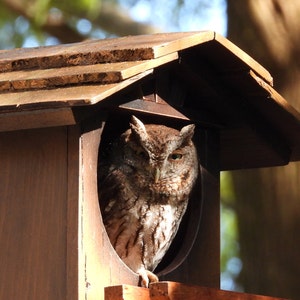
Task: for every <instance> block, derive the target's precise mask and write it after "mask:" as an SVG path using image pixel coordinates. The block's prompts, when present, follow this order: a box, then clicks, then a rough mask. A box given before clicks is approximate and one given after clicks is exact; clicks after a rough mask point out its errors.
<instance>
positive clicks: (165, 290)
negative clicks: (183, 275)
mask: <svg viewBox="0 0 300 300" xmlns="http://www.w3.org/2000/svg"><path fill="white" fill-rule="evenodd" d="M131 299H134V298H131ZM150 299H151V300H182V299H186V300H199V299H201V300H211V299H214V300H280V299H281V300H283V299H282V298H273V297H268V296H260V295H253V294H245V293H238V292H231V291H224V290H219V289H215V288H208V287H202V286H196V285H186V284H182V283H177V282H170V281H167V282H158V283H154V284H151V285H150Z"/></svg>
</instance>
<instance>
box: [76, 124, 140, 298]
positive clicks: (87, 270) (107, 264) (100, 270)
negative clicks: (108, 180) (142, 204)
mask: <svg viewBox="0 0 300 300" xmlns="http://www.w3.org/2000/svg"><path fill="white" fill-rule="evenodd" d="M102 129H103V128H99V129H96V130H93V131H90V132H87V133H85V134H83V135H82V137H81V139H80V174H79V226H78V228H79V233H78V234H79V241H80V243H79V249H78V251H79V253H78V255H79V257H78V265H79V270H78V275H79V283H78V285H79V299H86V300H92V299H97V300H98V299H99V300H103V299H104V287H105V286H110V285H116V284H121V283H124V284H131V285H138V281H139V278H138V276H137V275H136V274H135V273H133V272H132V271H131V270H130V269H129V268H128V267H127V266H126V265H125V264H124V263H123V262H122V261H121V259H120V258H119V257H118V255H117V254H116V252H115V250H114V249H113V247H112V245H111V244H110V242H109V239H108V236H107V233H106V231H105V228H104V225H103V223H102V218H101V213H100V207H99V200H98V191H97V160H98V147H99V142H100V138H101V133H102Z"/></svg>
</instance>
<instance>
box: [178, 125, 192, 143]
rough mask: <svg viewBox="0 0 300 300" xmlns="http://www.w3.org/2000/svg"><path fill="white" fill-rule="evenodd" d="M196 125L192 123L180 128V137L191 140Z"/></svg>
mask: <svg viewBox="0 0 300 300" xmlns="http://www.w3.org/2000/svg"><path fill="white" fill-rule="evenodd" d="M194 130H195V125H194V124H190V125H187V126H184V127H182V129H181V130H180V137H181V138H182V139H183V140H185V141H186V142H188V141H190V140H191V139H192V137H193V135H194Z"/></svg>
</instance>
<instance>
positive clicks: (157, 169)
mask: <svg viewBox="0 0 300 300" xmlns="http://www.w3.org/2000/svg"><path fill="white" fill-rule="evenodd" d="M154 172H155V173H154V182H155V183H158V180H159V178H160V170H159V168H155V171H154Z"/></svg>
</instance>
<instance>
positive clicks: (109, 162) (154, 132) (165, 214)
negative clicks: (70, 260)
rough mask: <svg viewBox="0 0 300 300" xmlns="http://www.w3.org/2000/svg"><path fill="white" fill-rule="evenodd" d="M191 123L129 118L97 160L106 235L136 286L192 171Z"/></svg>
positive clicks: (153, 261) (165, 238)
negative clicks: (178, 126) (104, 156)
mask: <svg viewBox="0 0 300 300" xmlns="http://www.w3.org/2000/svg"><path fill="white" fill-rule="evenodd" d="M194 127H195V126H194V125H187V126H184V127H183V128H182V129H181V130H180V131H178V130H176V129H173V128H170V127H166V126H163V125H154V124H146V125H144V124H143V123H142V122H141V121H140V120H139V119H137V118H136V117H134V116H132V119H131V123H130V129H128V130H127V131H125V132H124V133H123V134H122V135H121V136H120V137H119V138H118V139H117V141H116V142H115V143H113V146H112V149H111V151H110V156H109V158H108V159H105V160H103V161H100V162H99V201H100V207H101V212H102V217H103V223H104V225H105V228H106V231H107V234H108V236H109V239H110V241H111V244H112V246H113V247H114V248H115V250H116V252H117V254H118V255H119V257H120V258H121V259H122V260H123V261H124V263H125V264H126V265H127V266H128V267H129V268H130V269H132V270H133V271H134V272H136V273H137V274H139V275H140V277H141V285H142V286H146V287H147V286H148V284H149V282H156V281H158V278H157V276H156V275H155V274H154V273H152V272H153V270H154V269H155V267H156V266H157V265H158V263H159V262H160V261H161V259H162V258H163V256H164V254H165V253H166V251H167V250H168V248H169V246H170V244H171V242H172V240H173V238H174V236H175V234H176V232H177V229H178V227H179V224H180V221H181V219H182V216H183V214H184V212H185V210H186V207H187V204H188V198H189V195H190V192H191V190H192V188H193V185H194V183H195V181H196V178H197V175H198V161H197V154H196V149H195V146H194V144H193V142H192V137H193V134H194Z"/></svg>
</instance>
